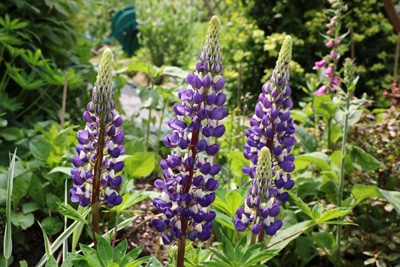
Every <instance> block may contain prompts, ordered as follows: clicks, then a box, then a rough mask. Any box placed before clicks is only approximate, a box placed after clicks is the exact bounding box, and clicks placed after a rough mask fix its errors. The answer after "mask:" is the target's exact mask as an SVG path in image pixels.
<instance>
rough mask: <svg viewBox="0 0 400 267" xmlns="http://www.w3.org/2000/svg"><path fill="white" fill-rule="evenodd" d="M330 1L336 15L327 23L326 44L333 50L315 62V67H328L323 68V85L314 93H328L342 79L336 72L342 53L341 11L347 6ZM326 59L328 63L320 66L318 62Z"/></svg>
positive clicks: (336, 1) (337, 1) (335, 0)
mask: <svg viewBox="0 0 400 267" xmlns="http://www.w3.org/2000/svg"><path fill="white" fill-rule="evenodd" d="M329 3H330V4H331V5H332V7H333V8H334V9H335V10H334V14H335V15H334V16H333V17H332V18H330V21H329V23H327V24H326V27H327V28H328V30H327V32H326V34H327V35H328V36H327V38H328V41H327V42H325V46H326V47H327V48H329V49H331V52H330V53H329V55H327V56H325V57H324V58H323V59H322V60H320V61H317V62H315V66H314V67H313V69H322V68H323V67H324V66H325V65H327V66H328V67H327V68H326V69H325V70H324V69H322V71H323V73H324V76H325V77H327V78H328V79H326V80H325V81H324V82H323V85H321V86H320V87H319V88H318V90H316V91H315V92H314V95H322V94H326V93H327V91H328V90H327V89H328V88H329V89H330V90H335V88H336V87H337V86H339V85H340V80H339V79H338V76H337V75H336V74H335V73H336V66H337V61H338V59H339V57H340V54H339V52H338V46H339V44H340V43H341V42H342V39H341V36H339V31H340V16H341V11H346V10H347V6H346V5H343V4H342V3H341V1H339V0H329ZM322 61H325V62H326V64H325V65H324V66H323V67H321V68H318V67H317V66H318V63H319V62H322Z"/></svg>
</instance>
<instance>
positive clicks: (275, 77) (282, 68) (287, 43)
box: [271, 35, 292, 91]
mask: <svg viewBox="0 0 400 267" xmlns="http://www.w3.org/2000/svg"><path fill="white" fill-rule="evenodd" d="M291 58H292V37H290V36H289V35H287V36H286V37H285V39H284V41H283V44H282V47H281V50H280V51H279V56H278V60H277V61H276V67H275V69H274V71H273V73H272V75H271V82H272V83H274V84H275V85H277V86H278V88H279V91H282V90H283V89H284V88H285V87H286V86H288V85H289V79H290V71H289V65H290V60H291Z"/></svg>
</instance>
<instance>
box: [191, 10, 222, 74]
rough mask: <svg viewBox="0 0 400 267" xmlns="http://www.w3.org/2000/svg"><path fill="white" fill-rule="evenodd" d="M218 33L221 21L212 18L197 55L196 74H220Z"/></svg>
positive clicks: (214, 17) (220, 59) (215, 17)
mask: <svg viewBox="0 0 400 267" xmlns="http://www.w3.org/2000/svg"><path fill="white" fill-rule="evenodd" d="M220 33H221V21H220V20H219V18H218V17H217V16H213V17H212V18H211V20H210V26H209V27H208V30H207V35H206V41H205V44H204V46H203V48H202V52H201V53H200V55H199V62H198V63H197V64H196V70H197V71H198V72H202V73H208V72H212V73H214V74H220V73H221V72H222V57H221V47H220Z"/></svg>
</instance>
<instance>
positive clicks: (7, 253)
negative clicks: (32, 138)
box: [3, 148, 17, 266]
mask: <svg viewBox="0 0 400 267" xmlns="http://www.w3.org/2000/svg"><path fill="white" fill-rule="evenodd" d="M16 154H17V149H16V148H15V151H14V154H13V156H12V159H11V162H10V168H9V169H8V179H7V203H6V220H7V221H6V227H5V230H4V243H3V255H4V258H5V259H6V266H8V259H9V258H10V257H11V253H12V236H11V196H12V189H13V181H14V168H15V158H16Z"/></svg>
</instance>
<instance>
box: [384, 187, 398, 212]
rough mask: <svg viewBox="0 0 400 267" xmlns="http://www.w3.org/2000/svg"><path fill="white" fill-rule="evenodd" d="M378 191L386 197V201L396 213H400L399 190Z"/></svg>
mask: <svg viewBox="0 0 400 267" xmlns="http://www.w3.org/2000/svg"><path fill="white" fill-rule="evenodd" d="M379 192H381V194H382V195H383V196H384V197H385V198H386V199H387V201H388V202H389V203H390V204H392V205H393V207H394V208H395V209H396V211H397V213H398V214H400V192H397V191H387V190H383V189H379Z"/></svg>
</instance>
